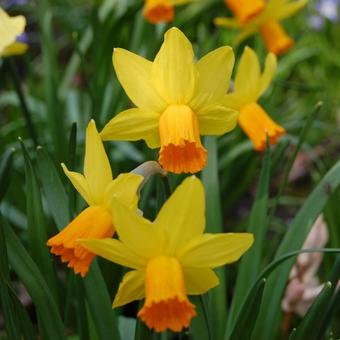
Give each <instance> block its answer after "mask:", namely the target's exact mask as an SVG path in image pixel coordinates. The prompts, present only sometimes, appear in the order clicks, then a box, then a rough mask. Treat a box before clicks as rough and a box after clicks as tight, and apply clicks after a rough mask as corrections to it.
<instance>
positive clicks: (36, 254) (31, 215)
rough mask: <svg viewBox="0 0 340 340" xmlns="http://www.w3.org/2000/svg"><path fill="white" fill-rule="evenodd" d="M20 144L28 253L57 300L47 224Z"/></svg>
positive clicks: (34, 182)
mask: <svg viewBox="0 0 340 340" xmlns="http://www.w3.org/2000/svg"><path fill="white" fill-rule="evenodd" d="M20 145H21V148H22V152H23V155H24V160H25V179H26V198H27V200H26V205H27V222H28V226H27V232H28V239H29V246H30V253H31V255H32V258H33V259H34V261H35V262H36V264H37V265H38V267H39V268H40V270H41V272H42V273H43V274H44V277H45V279H46V282H47V283H48V285H49V287H50V290H51V293H52V294H53V296H54V298H55V300H56V301H58V300H57V281H56V275H55V271H54V268H53V265H52V258H51V255H50V253H49V251H48V248H47V245H46V242H47V230H46V229H47V228H46V226H47V225H46V220H45V214H44V211H43V207H42V202H41V196H40V190H39V184H38V181H37V178H36V174H35V171H34V168H33V165H32V162H31V160H30V158H29V155H28V153H27V150H26V147H25V145H24V143H23V142H22V140H20Z"/></svg>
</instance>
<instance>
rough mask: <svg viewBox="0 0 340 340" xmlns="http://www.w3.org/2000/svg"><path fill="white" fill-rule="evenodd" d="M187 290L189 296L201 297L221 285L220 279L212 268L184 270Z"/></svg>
mask: <svg viewBox="0 0 340 340" xmlns="http://www.w3.org/2000/svg"><path fill="white" fill-rule="evenodd" d="M183 273H184V281H185V290H186V292H187V294H188V295H201V294H204V293H206V292H207V291H208V290H209V289H211V288H214V287H216V286H217V285H218V284H219V282H220V281H219V279H218V277H217V275H216V274H215V273H214V271H213V270H212V269H210V268H183Z"/></svg>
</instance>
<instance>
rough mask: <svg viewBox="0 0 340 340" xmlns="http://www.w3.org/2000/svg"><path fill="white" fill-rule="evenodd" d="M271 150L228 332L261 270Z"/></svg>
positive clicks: (264, 166) (251, 221)
mask: <svg viewBox="0 0 340 340" xmlns="http://www.w3.org/2000/svg"><path fill="white" fill-rule="evenodd" d="M270 164H271V152H270V148H267V149H266V152H265V154H264V158H263V162H262V169H261V173H260V179H259V183H258V189H257V191H256V197H255V201H254V204H253V207H252V210H251V213H250V218H249V222H248V227H247V232H249V233H253V234H254V238H255V241H254V244H253V245H252V247H251V249H250V250H249V251H248V252H247V253H246V254H245V255H244V256H243V257H242V260H241V263H240V266H239V269H238V272H237V279H236V284H235V291H234V294H233V300H232V304H231V308H230V311H229V318H228V328H227V332H228V331H231V329H232V328H233V326H234V325H233V321H234V320H235V317H236V315H237V313H238V311H239V309H240V307H241V304H242V301H243V299H244V296H245V294H246V292H247V291H248V287H249V282H253V281H254V279H255V278H256V275H257V274H258V273H259V271H260V265H261V258H262V256H261V255H262V251H263V244H264V242H265V236H266V230H267V226H268V219H267V210H268V188H269V180H270Z"/></svg>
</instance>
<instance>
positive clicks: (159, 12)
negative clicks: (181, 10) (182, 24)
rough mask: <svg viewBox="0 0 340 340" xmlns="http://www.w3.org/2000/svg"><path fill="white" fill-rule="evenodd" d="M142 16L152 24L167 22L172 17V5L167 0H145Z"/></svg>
mask: <svg viewBox="0 0 340 340" xmlns="http://www.w3.org/2000/svg"><path fill="white" fill-rule="evenodd" d="M144 16H145V17H146V18H147V19H148V21H149V22H151V23H152V24H157V23H159V22H169V21H172V20H173V18H174V7H173V5H171V3H170V1H169V0H145V5H144Z"/></svg>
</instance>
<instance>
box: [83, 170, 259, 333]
mask: <svg viewBox="0 0 340 340" xmlns="http://www.w3.org/2000/svg"><path fill="white" fill-rule="evenodd" d="M114 206H115V208H116V209H114V211H115V212H114V216H113V218H114V222H115V225H116V228H117V234H118V237H119V239H106V240H79V242H80V243H81V244H82V245H83V246H84V247H86V248H87V249H89V250H90V251H92V252H94V253H96V254H97V255H100V256H102V257H104V258H106V259H108V260H110V261H112V262H115V263H118V264H120V265H122V266H126V267H129V268H132V269H133V270H132V271H129V272H128V273H127V274H125V276H124V277H123V280H122V282H121V283H120V286H119V289H118V293H117V295H116V297H115V299H114V301H113V307H119V306H122V305H125V304H127V303H129V302H131V301H134V300H140V299H143V298H145V302H144V306H143V308H142V309H141V310H140V311H139V312H138V316H139V317H140V318H141V319H142V320H143V321H144V322H145V323H146V324H147V326H148V327H150V328H152V329H155V330H156V331H157V332H162V331H164V330H166V329H170V330H172V331H175V332H179V331H181V330H182V329H183V328H184V327H188V326H189V324H190V321H191V319H192V317H194V316H195V314H196V312H195V306H194V305H193V304H192V303H191V302H190V301H189V299H188V297H187V295H199V294H204V293H206V292H207V291H208V290H210V289H211V288H213V287H215V286H217V285H218V284H219V280H218V277H217V276H216V274H215V273H214V271H213V270H212V269H213V268H216V267H220V266H223V265H225V264H228V263H232V262H235V261H237V260H238V259H239V258H240V256H241V255H242V254H243V253H244V252H245V251H247V249H248V248H249V247H250V246H251V245H252V243H253V235H252V234H248V233H228V234H205V233H204V229H205V209H204V207H205V201H204V189H203V186H202V184H201V182H200V181H199V179H197V178H196V177H195V176H191V177H188V178H187V179H185V180H184V181H183V183H182V184H181V185H179V186H178V187H177V189H176V191H175V192H174V193H173V194H172V195H171V196H170V198H169V199H168V201H167V202H166V203H165V204H164V205H163V207H162V208H161V210H160V212H159V214H158V216H157V218H156V219H155V221H154V222H150V221H148V220H146V219H145V218H143V217H142V216H140V215H138V214H135V213H133V212H132V211H131V210H129V209H128V208H126V207H124V206H123V205H122V204H121V203H120V202H119V201H117V200H115V201H114Z"/></svg>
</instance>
